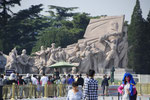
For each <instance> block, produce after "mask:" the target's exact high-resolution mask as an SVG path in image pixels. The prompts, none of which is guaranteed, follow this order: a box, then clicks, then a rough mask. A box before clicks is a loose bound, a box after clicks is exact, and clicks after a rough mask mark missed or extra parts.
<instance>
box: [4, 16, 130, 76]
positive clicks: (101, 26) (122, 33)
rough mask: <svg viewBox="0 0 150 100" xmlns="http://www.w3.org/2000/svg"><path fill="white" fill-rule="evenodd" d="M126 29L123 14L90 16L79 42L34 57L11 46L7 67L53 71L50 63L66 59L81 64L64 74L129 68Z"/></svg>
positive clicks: (47, 50) (34, 71) (36, 54)
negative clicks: (19, 53)
mask: <svg viewBox="0 0 150 100" xmlns="http://www.w3.org/2000/svg"><path fill="white" fill-rule="evenodd" d="M127 51H128V41H127V28H126V26H124V16H106V17H101V18H99V19H91V20H90V22H89V25H88V26H87V29H86V31H85V34H84V38H83V39H80V40H78V42H77V43H74V44H71V45H68V46H67V47H66V48H61V47H58V48H56V47H55V43H52V44H51V47H47V48H46V49H44V47H43V46H41V50H40V51H37V52H35V53H34V56H33V57H30V56H28V55H26V50H25V49H24V50H22V54H21V55H18V54H17V50H16V48H14V49H12V51H11V52H10V53H9V55H5V54H3V56H5V58H7V64H6V66H5V69H15V70H16V71H22V70H23V69H24V68H29V67H30V71H28V70H25V72H22V73H26V72H30V73H31V72H32V73H40V74H42V73H43V72H44V70H45V71H46V73H50V72H52V71H53V70H51V69H50V68H49V67H48V66H50V65H52V64H55V63H56V62H60V61H66V62H70V63H72V64H76V65H78V67H77V68H72V69H69V70H64V69H63V70H62V71H63V72H64V73H67V71H68V72H71V71H72V73H86V72H87V71H88V70H89V69H94V70H95V71H96V73H104V72H103V70H104V71H105V70H107V69H112V67H113V66H114V67H115V69H116V72H117V69H118V68H124V69H125V68H127V63H128V59H127Z"/></svg>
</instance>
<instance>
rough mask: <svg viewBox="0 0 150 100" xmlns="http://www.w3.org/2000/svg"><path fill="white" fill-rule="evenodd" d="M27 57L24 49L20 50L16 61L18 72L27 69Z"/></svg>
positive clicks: (23, 71) (24, 71)
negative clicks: (20, 52)
mask: <svg viewBox="0 0 150 100" xmlns="http://www.w3.org/2000/svg"><path fill="white" fill-rule="evenodd" d="M28 61H29V57H28V56H27V54H26V50H25V49H23V50H22V54H21V55H20V56H18V59H17V62H18V64H19V68H20V69H21V70H20V73H23V74H24V73H26V70H28V69H29V62H28Z"/></svg>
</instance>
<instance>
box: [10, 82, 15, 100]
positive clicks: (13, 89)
mask: <svg viewBox="0 0 150 100" xmlns="http://www.w3.org/2000/svg"><path fill="white" fill-rule="evenodd" d="M11 100H15V83H13V84H12V97H11Z"/></svg>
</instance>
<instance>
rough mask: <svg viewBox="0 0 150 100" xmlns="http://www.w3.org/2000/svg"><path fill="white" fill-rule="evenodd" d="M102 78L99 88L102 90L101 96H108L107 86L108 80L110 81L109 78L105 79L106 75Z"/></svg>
mask: <svg viewBox="0 0 150 100" xmlns="http://www.w3.org/2000/svg"><path fill="white" fill-rule="evenodd" d="M103 78H104V79H103V80H102V83H101V87H102V89H103V95H108V86H109V83H108V80H109V79H110V77H108V78H107V75H106V74H105V75H104V76H103Z"/></svg>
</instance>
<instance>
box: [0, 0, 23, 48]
mask: <svg viewBox="0 0 150 100" xmlns="http://www.w3.org/2000/svg"><path fill="white" fill-rule="evenodd" d="M20 1H21V0H1V1H0V51H5V47H7V48H9V46H8V44H5V45H4V43H5V38H4V36H5V35H6V34H7V32H6V31H5V30H7V28H6V25H7V22H8V20H9V19H10V18H11V15H14V13H13V12H12V11H11V9H10V8H11V7H14V6H15V5H20ZM4 46H5V47H4Z"/></svg>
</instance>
